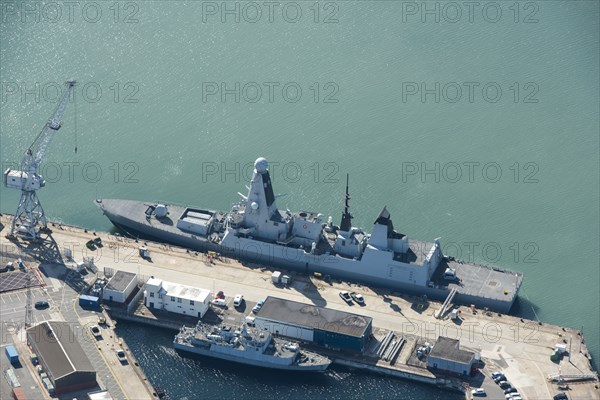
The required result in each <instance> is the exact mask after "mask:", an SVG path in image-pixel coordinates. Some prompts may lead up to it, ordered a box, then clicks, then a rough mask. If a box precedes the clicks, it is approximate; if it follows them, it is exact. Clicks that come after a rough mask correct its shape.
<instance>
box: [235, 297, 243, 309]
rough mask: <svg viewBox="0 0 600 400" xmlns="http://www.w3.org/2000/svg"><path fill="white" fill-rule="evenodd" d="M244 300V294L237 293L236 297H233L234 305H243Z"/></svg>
mask: <svg viewBox="0 0 600 400" xmlns="http://www.w3.org/2000/svg"><path fill="white" fill-rule="evenodd" d="M243 302H244V296H243V295H241V294H236V295H235V297H234V298H233V306H234V307H239V306H241V305H242V303H243Z"/></svg>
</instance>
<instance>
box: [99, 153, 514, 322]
mask: <svg viewBox="0 0 600 400" xmlns="http://www.w3.org/2000/svg"><path fill="white" fill-rule="evenodd" d="M240 197H241V199H240V200H239V201H238V202H237V203H235V204H234V205H233V206H232V208H231V210H230V211H229V212H228V213H224V212H219V211H211V210H207V209H199V208H191V207H181V206H166V205H164V204H156V203H150V204H148V203H143V202H138V201H131V200H117V199H102V200H97V203H98V206H99V207H100V208H101V209H102V210H103V211H104V214H105V215H106V216H107V217H108V218H109V219H110V220H111V221H112V222H113V224H115V225H116V226H117V227H120V228H121V229H123V230H124V231H125V232H126V233H128V234H130V235H132V236H140V237H145V238H150V239H156V240H158V241H164V242H169V243H173V244H175V245H179V246H182V247H187V248H191V249H194V250H200V251H217V252H220V253H222V254H224V255H225V256H229V257H233V258H236V259H239V260H247V261H253V262H256V263H262V264H265V265H268V266H272V267H277V268H287V269H293V270H297V271H300V272H304V273H307V274H310V273H313V272H319V273H321V274H327V275H331V276H332V277H335V278H337V279H343V280H349V281H355V282H363V283H367V284H371V285H375V286H380V287H387V288H391V289H397V290H401V291H406V292H409V293H411V294H417V295H423V294H424V295H427V296H429V297H431V298H435V299H440V300H442V299H444V298H446V297H448V296H449V295H451V294H452V296H453V297H454V301H455V302H458V303H463V304H475V305H477V306H480V307H489V308H490V309H494V310H498V311H501V312H508V311H509V310H510V308H511V306H512V304H513V302H514V301H515V299H516V298H517V294H518V290H519V288H520V286H521V283H522V275H521V274H519V273H515V272H511V271H505V270H502V269H499V268H493V267H488V266H483V265H475V264H468V263H464V262H461V261H455V260H454V259H453V258H451V257H446V256H444V255H443V254H442V249H441V244H440V242H439V240H437V239H436V240H434V241H433V242H423V241H417V240H409V239H408V237H407V236H406V235H404V234H402V233H399V232H397V231H396V230H394V225H393V223H392V219H391V215H390V213H389V211H388V210H387V208H386V207H384V208H383V209H382V210H381V212H380V213H379V215H378V216H377V218H376V219H375V221H374V224H373V228H372V230H371V233H367V232H365V231H364V230H363V229H360V228H356V227H352V224H351V219H352V215H351V214H350V211H349V200H350V195H349V192H348V180H347V181H346V193H345V204H344V212H343V214H342V219H341V223H340V225H339V226H337V225H334V223H333V220H332V218H331V217H328V218H327V221H324V220H323V215H322V214H320V213H315V212H308V211H301V212H291V211H289V210H285V211H282V210H279V209H278V208H277V204H276V198H275V195H274V192H273V187H272V183H271V178H270V175H269V169H268V162H267V160H266V159H264V158H259V159H257V160H256V161H255V163H254V171H253V175H252V179H251V181H250V186H249V188H248V194H247V195H243V194H240Z"/></svg>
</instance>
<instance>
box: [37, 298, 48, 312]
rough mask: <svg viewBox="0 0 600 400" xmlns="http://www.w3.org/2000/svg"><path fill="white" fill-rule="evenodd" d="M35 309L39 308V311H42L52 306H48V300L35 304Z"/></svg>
mask: <svg viewBox="0 0 600 400" xmlns="http://www.w3.org/2000/svg"><path fill="white" fill-rule="evenodd" d="M34 307H35V308H37V309H38V310H41V309H43V308H48V307H50V304H48V302H47V301H46V300H40V301H36V302H35V304H34Z"/></svg>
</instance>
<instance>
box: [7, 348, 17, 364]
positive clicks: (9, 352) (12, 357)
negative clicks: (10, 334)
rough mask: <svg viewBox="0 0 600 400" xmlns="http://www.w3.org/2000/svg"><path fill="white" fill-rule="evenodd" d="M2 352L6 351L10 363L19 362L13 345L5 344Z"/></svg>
mask: <svg viewBox="0 0 600 400" xmlns="http://www.w3.org/2000/svg"><path fill="white" fill-rule="evenodd" d="M4 352H5V353H6V357H8V359H9V360H10V363H11V364H18V363H19V353H18V352H17V349H16V348H15V346H6V348H5V350H4Z"/></svg>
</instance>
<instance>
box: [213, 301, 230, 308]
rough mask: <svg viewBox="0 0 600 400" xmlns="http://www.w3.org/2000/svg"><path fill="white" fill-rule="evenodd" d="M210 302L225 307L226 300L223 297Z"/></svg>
mask: <svg viewBox="0 0 600 400" xmlns="http://www.w3.org/2000/svg"><path fill="white" fill-rule="evenodd" d="M212 304H213V305H214V306H217V307H227V302H226V301H225V299H214V300H213V301H212Z"/></svg>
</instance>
